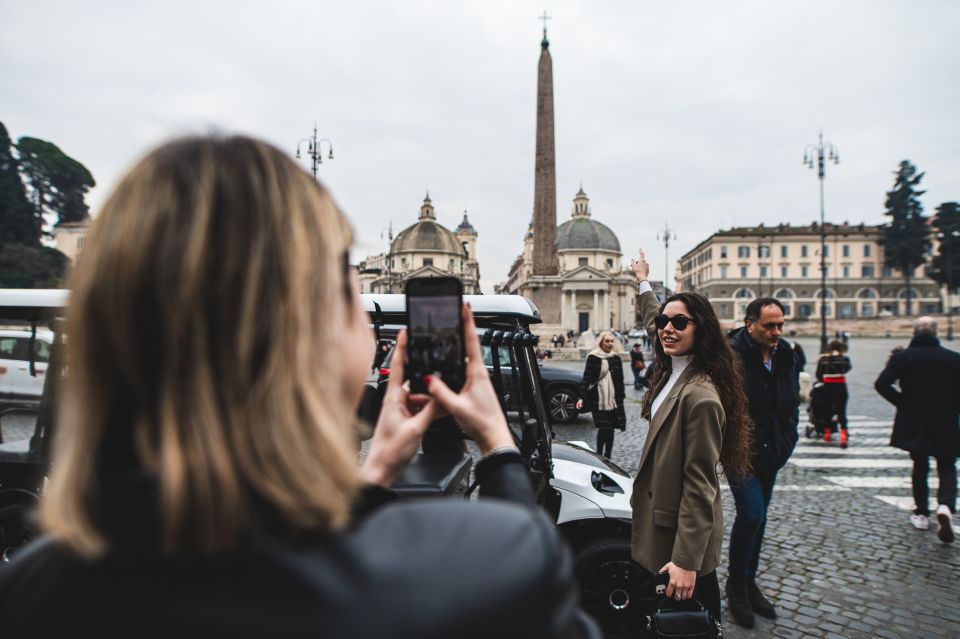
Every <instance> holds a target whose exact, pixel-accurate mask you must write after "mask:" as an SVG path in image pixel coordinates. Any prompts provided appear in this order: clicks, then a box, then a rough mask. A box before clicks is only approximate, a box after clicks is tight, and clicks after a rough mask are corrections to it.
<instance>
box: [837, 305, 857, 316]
mask: <svg viewBox="0 0 960 639" xmlns="http://www.w3.org/2000/svg"><path fill="white" fill-rule="evenodd" d="M856 314H857V305H856V303H854V302H840V304H838V305H837V317H840V318H848V317H854V316H855V315H856Z"/></svg>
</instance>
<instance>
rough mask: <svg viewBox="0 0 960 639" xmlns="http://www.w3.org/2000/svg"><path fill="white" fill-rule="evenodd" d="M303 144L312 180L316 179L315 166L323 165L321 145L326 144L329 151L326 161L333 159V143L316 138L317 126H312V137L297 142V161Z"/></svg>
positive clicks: (325, 139)
mask: <svg viewBox="0 0 960 639" xmlns="http://www.w3.org/2000/svg"><path fill="white" fill-rule="evenodd" d="M304 142H306V144H307V155H309V156H310V165H311V169H312V171H313V179H314V180H316V179H317V166H319V165H320V164H323V143H324V142H326V143H327V148H328V149H329V150H330V153H329V155H327V159H328V160H332V159H333V142H331V141H330V140H328V139H327V138H319V139H318V138H317V125H316V123H314V125H313V135H312V136H310V137H309V138H303V139H301V140H300V141H299V142H297V159H298V160H299V159H300V147H302V146H303V144H304Z"/></svg>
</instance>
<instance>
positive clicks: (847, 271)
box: [843, 266, 850, 277]
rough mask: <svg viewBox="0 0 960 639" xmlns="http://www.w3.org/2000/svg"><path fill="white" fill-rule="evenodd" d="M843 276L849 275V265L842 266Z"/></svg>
mask: <svg viewBox="0 0 960 639" xmlns="http://www.w3.org/2000/svg"><path fill="white" fill-rule="evenodd" d="M843 276H844V277H850V267H849V266H844V267H843Z"/></svg>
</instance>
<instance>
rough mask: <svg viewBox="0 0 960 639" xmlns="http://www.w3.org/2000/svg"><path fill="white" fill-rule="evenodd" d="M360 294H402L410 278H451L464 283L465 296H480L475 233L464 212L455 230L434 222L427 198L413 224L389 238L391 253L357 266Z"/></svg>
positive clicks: (364, 261)
mask: <svg viewBox="0 0 960 639" xmlns="http://www.w3.org/2000/svg"><path fill="white" fill-rule="evenodd" d="M357 271H358V273H359V279H360V292H361V293H403V291H404V287H405V284H406V281H407V280H408V279H410V278H412V277H437V276H447V275H452V276H454V277H457V278H459V279H460V281H462V282H463V292H464V294H466V295H479V294H480V264H479V262H478V260H477V231H476V229H475V228H473V225H472V224H470V220H469V219H468V218H467V213H466V211H464V213H463V220H462V221H461V222H460V225H459V226H457V228H456V229H455V230H454V231H451V230H449V229H448V228H446V227H445V226H443V225H442V224H440V223H439V222H437V215H436V210H435V209H434V207H433V202H432V201H431V200H430V195H429V194H427V196H426V197H425V198H424V200H423V204H422V205H421V206H420V216H419V218H418V220H417V222H416V223H415V224H412V225H411V226H408V227H407V228H405V229H403V230H402V231H400V232H399V233H398V234H397V236H396V238H391V242H390V250H389V251H388V252H387V253H380V254H378V255H373V256H370V257H367V258H366V259H365V260H363V261H362V262H360V264H359V265H357Z"/></svg>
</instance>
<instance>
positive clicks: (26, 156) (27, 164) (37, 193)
mask: <svg viewBox="0 0 960 639" xmlns="http://www.w3.org/2000/svg"><path fill="white" fill-rule="evenodd" d="M17 150H18V151H19V153H20V168H21V170H22V171H23V173H24V175H25V176H26V178H27V183H28V184H29V185H30V188H31V190H32V192H33V198H34V200H33V204H34V208H35V210H37V211H39V212H41V214H45V213H53V214H55V215H56V216H57V218H58V222H57V223H60V222H81V221H83V220H86V219H88V218H89V217H90V211H89V208H88V207H87V203H86V201H85V197H86V194H87V192H88V191H89V190H90V187H92V186H94V185H95V184H96V183H95V182H94V180H93V176H92V175H91V174H90V171H88V170H87V167H85V166H83V165H82V164H80V163H79V162H77V161H76V160H74V159H73V158H72V157H70V156H69V155H67V154H66V153H64V152H63V151H61V150H60V149H59V148H58V147H57V145H55V144H53V143H51V142H47V141H45V140H39V139H37V138H29V137H22V138H20V141H19V142H18V143H17Z"/></svg>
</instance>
